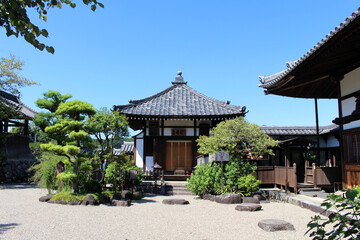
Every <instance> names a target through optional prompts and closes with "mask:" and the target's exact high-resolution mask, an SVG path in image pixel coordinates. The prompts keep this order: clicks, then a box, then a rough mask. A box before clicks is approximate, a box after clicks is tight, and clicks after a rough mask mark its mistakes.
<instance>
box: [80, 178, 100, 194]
mask: <svg viewBox="0 0 360 240" xmlns="http://www.w3.org/2000/svg"><path fill="white" fill-rule="evenodd" d="M80 192H82V193H89V192H90V193H101V192H102V185H101V183H100V182H99V181H97V180H95V179H92V178H87V180H86V181H84V184H83V185H82V186H80Z"/></svg>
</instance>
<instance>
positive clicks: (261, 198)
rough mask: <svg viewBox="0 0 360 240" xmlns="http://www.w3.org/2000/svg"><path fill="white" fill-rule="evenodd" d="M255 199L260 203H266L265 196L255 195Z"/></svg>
mask: <svg viewBox="0 0 360 240" xmlns="http://www.w3.org/2000/svg"><path fill="white" fill-rule="evenodd" d="M253 198H255V199H257V200H259V201H264V200H266V197H264V196H263V195H261V194H255V195H254V196H253Z"/></svg>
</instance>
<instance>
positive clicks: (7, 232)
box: [0, 185, 315, 240]
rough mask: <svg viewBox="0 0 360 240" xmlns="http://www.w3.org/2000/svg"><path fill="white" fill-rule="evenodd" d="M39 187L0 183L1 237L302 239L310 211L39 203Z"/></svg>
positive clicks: (145, 202) (193, 202)
mask: <svg viewBox="0 0 360 240" xmlns="http://www.w3.org/2000/svg"><path fill="white" fill-rule="evenodd" d="M45 194H46V191H45V190H44V189H40V188H35V187H32V186H26V185H12V186H8V185H4V186H1V185H0V238H1V239H102V240H105V239H129V240H132V239H251V240H255V239H284V240H285V239H286V240H288V239H308V237H306V236H304V233H305V232H306V224H307V223H308V222H309V221H310V218H311V216H314V215H315V213H313V212H311V211H310V210H307V209H303V208H300V207H297V206H293V205H290V204H286V203H281V202H271V203H263V204H262V207H263V210H261V211H258V212H239V211H236V210H235V206H236V205H223V204H219V203H215V202H210V201H207V200H200V199H196V198H195V197H194V196H175V197H176V198H185V199H186V200H188V201H189V202H190V204H189V205H183V206H178V205H164V204H162V200H163V199H165V198H173V197H168V196H146V197H145V198H144V199H142V200H140V201H134V202H133V205H132V206H130V207H111V206H107V205H100V206H69V205H59V204H49V203H42V202H39V201H38V199H39V197H40V196H43V195H45ZM268 218H276V219H282V220H285V221H288V222H290V223H292V224H293V225H294V226H295V229H296V230H295V231H287V232H285V231H284V232H265V231H263V230H262V229H260V228H259V227H258V226H257V223H258V222H259V221H260V220H262V219H268Z"/></svg>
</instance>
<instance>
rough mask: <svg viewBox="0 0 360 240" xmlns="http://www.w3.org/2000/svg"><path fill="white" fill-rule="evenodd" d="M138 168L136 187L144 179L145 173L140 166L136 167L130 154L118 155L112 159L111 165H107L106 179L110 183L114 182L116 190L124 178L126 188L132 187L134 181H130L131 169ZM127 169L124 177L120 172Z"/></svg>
mask: <svg viewBox="0 0 360 240" xmlns="http://www.w3.org/2000/svg"><path fill="white" fill-rule="evenodd" d="M132 169H134V170H137V173H138V175H137V180H135V181H134V187H136V186H139V185H140V183H141V181H142V179H143V177H144V176H143V173H142V171H141V169H140V168H138V167H136V165H135V164H134V162H132V161H131V160H130V159H129V157H128V156H126V155H124V154H123V155H120V156H116V158H115V159H114V161H112V162H111V163H110V164H109V165H107V168H106V172H105V180H106V181H107V182H108V183H112V184H113V188H114V191H116V190H117V189H116V187H120V183H121V180H123V184H124V189H130V188H131V187H132V186H133V182H132V181H130V173H129V170H132ZM123 170H125V176H123V177H122V178H121V177H120V174H121V173H122V171H123Z"/></svg>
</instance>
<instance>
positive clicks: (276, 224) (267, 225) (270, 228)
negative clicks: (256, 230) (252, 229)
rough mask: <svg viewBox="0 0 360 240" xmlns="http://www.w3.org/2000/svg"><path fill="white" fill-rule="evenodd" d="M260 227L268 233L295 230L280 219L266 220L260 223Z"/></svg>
mask: <svg viewBox="0 0 360 240" xmlns="http://www.w3.org/2000/svg"><path fill="white" fill-rule="evenodd" d="M258 226H259V227H260V228H261V229H262V230H265V231H267V232H275V231H294V230H295V228H294V225H292V224H291V223H289V222H286V221H284V220H280V219H264V220H261V221H260V222H259V223H258Z"/></svg>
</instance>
